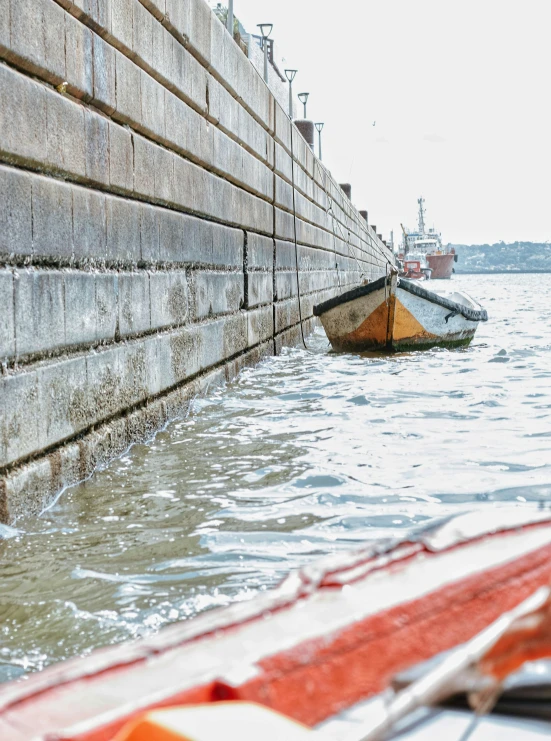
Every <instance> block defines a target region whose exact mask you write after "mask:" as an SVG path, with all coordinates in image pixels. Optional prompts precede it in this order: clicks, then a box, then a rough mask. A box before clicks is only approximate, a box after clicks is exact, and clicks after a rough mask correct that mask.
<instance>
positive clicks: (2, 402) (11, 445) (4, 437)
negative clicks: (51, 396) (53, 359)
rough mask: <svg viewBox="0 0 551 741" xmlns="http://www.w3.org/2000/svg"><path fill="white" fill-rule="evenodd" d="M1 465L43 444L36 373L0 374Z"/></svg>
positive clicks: (42, 424) (42, 422)
mask: <svg viewBox="0 0 551 741" xmlns="http://www.w3.org/2000/svg"><path fill="white" fill-rule="evenodd" d="M0 409H2V414H0V467H3V466H6V465H8V464H10V463H14V462H15V461H17V460H20V459H21V458H24V457H25V456H28V455H30V454H31V453H34V452H35V451H38V450H40V449H41V448H43V447H44V445H43V441H42V435H41V434H40V433H39V423H40V427H41V431H40V432H43V428H44V421H43V420H42V418H41V414H40V411H41V410H40V384H39V380H38V376H37V374H36V372H29V373H17V374H15V375H7V376H2V377H0Z"/></svg>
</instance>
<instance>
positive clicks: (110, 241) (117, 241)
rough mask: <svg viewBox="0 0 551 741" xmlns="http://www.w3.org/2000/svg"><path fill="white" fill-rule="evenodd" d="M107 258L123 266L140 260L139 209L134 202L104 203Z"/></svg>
mask: <svg viewBox="0 0 551 741" xmlns="http://www.w3.org/2000/svg"><path fill="white" fill-rule="evenodd" d="M105 211H106V217H107V218H106V225H107V258H108V260H111V261H114V262H123V263H125V264H129V263H135V264H137V263H138V261H139V260H140V249H141V243H140V207H139V204H138V203H136V201H127V200H125V199H124V198H108V199H107V201H106V208H105Z"/></svg>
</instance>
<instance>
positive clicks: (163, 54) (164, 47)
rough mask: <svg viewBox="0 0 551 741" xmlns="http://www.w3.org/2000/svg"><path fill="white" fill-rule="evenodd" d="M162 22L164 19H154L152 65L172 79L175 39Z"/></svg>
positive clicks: (162, 75)
mask: <svg viewBox="0 0 551 741" xmlns="http://www.w3.org/2000/svg"><path fill="white" fill-rule="evenodd" d="M163 5H164V3H163ZM161 23H162V21H158V20H156V19H154V20H153V24H152V39H151V66H152V68H153V70H155V72H156V73H157V75H159V76H160V77H162V78H164V79H165V80H167V81H170V80H171V79H172V42H173V41H175V39H173V37H172V36H171V35H170V33H169V32H168V31H167V30H166V28H164V26H162V25H161Z"/></svg>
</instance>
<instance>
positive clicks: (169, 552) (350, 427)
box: [0, 275, 551, 681]
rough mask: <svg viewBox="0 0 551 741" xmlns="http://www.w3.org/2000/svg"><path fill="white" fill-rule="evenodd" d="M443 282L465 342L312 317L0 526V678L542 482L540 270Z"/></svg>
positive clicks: (546, 365) (532, 497)
mask: <svg viewBox="0 0 551 741" xmlns="http://www.w3.org/2000/svg"><path fill="white" fill-rule="evenodd" d="M433 287H434V288H435V289H436V288H438V289H441V288H451V287H452V286H451V285H450V284H444V283H443V282H442V281H438V282H436V281H435V282H434V284H433ZM453 287H454V288H460V289H463V290H467V291H468V292H470V293H471V294H472V295H473V296H474V297H475V298H479V299H480V300H482V302H483V304H484V306H485V307H486V308H487V310H488V313H489V315H490V321H489V322H488V323H487V324H484V325H480V326H479V328H478V331H477V335H476V337H475V340H474V342H473V344H472V345H471V347H469V348H467V349H461V350H451V351H450V350H431V351H425V352H416V353H407V354H401V355H395V356H381V355H375V354H370V355H369V356H367V357H361V356H357V355H337V354H333V353H330V352H329V351H328V345H327V341H326V339H325V336H324V335H323V332H322V330H318V331H317V333H316V334H314V335H313V336H311V337H310V338H309V339H308V345H309V351H305V350H304V349H293V350H288V351H286V352H285V353H284V354H283V355H282V356H280V357H277V358H271V359H268V360H266V361H264V362H263V363H262V364H261V365H260V366H258V367H257V368H255V369H252V370H247V371H244V372H243V373H242V374H241V375H240V377H239V378H238V379H237V380H236V381H235V382H234V383H232V384H230V385H228V386H226V387H224V388H219V389H215V390H213V391H212V393H211V394H210V395H208V397H207V398H203V399H197V400H196V402H195V403H194V406H193V411H192V413H191V414H190V415H189V416H188V417H187V418H186V419H184V420H180V421H177V422H174V423H173V424H171V425H170V426H169V427H168V428H167V429H166V430H165V431H164V432H162V433H160V434H158V435H157V436H156V438H155V440H154V441H153V442H152V443H151V444H150V445H139V446H135V447H134V448H132V449H131V450H130V452H129V453H128V454H127V455H125V456H124V457H123V458H121V459H120V460H118V461H116V462H115V463H113V464H112V465H111V466H110V467H109V468H108V469H106V470H104V471H102V472H100V473H98V474H97V475H95V476H94V477H93V478H92V479H91V480H90V481H87V482H86V483H84V484H82V485H80V486H78V487H76V488H74V489H72V490H69V491H66V492H64V493H63V495H62V496H61V497H60V499H59V500H58V502H57V503H56V504H55V506H53V507H52V508H51V509H50V510H49V511H47V512H45V513H44V514H42V516H40V517H38V518H34V519H28V520H27V521H24V522H19V523H18V525H17V527H18V531H12V530H9V529H7V528H6V529H5V530H4V531H3V533H0V536H1V535H2V534H4V535H5V536H11V537H7V538H5V539H4V540H0V579H1V588H0V590H1V591H0V630H1V641H0V645H1V648H0V681H1V680H2V679H8V678H13V677H16V676H18V675H20V674H22V673H24V672H26V671H31V670H36V669H40V668H42V667H43V666H45V665H47V664H49V663H52V662H55V661H59V660H60V659H63V658H67V657H69V656H72V655H74V654H85V653H87V652H89V651H90V650H92V649H93V648H95V647H97V646H99V645H104V644H110V643H116V642H119V641H123V640H126V639H129V638H134V637H136V636H140V635H144V634H147V633H150V632H152V631H156V630H158V629H159V628H160V627H162V626H163V625H165V624H167V623H169V622H172V621H174V620H182V619H186V618H189V617H191V616H193V615H195V614H196V613H198V612H201V611H202V610H206V609H209V608H212V607H213V606H217V605H223V604H227V603H229V602H231V601H233V600H241V599H247V598H249V597H250V596H251V595H252V594H254V593H255V592H257V591H258V590H261V589H266V588H267V587H270V586H272V585H274V584H275V583H276V582H277V581H278V580H280V579H281V578H282V576H283V575H284V574H285V573H286V572H287V571H288V570H289V569H290V568H293V567H295V566H297V565H299V564H301V563H304V562H305V561H307V560H308V559H311V558H314V557H315V556H318V555H320V554H326V553H329V552H332V551H335V550H338V549H342V548H347V547H350V545H351V544H354V543H356V542H358V541H364V540H366V539H371V538H377V537H381V536H388V535H397V534H405V533H406V532H407V530H408V529H409V528H411V527H413V526H415V525H418V524H420V523H422V522H423V521H428V520H430V519H431V518H435V517H439V516H441V515H443V514H447V513H449V512H457V511H459V510H465V509H472V508H473V507H485V508H487V507H495V506H499V504H500V503H511V502H516V503H518V505H519V506H522V505H523V504H524V503H526V502H530V501H538V500H542V499H547V500H549V499H551V275H540V276H538V275H520V276H505V275H497V276H455V278H454V280H453ZM0 527H2V526H0Z"/></svg>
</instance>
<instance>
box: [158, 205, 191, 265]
mask: <svg viewBox="0 0 551 741" xmlns="http://www.w3.org/2000/svg"><path fill="white" fill-rule="evenodd" d="M156 211H157V216H158V223H159V260H160V261H161V262H167V263H182V262H184V261H185V259H186V250H185V248H184V245H185V242H186V232H187V227H188V220H187V218H186V217H185V216H182V214H179V213H177V212H175V211H169V210H167V209H157V210H156Z"/></svg>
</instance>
